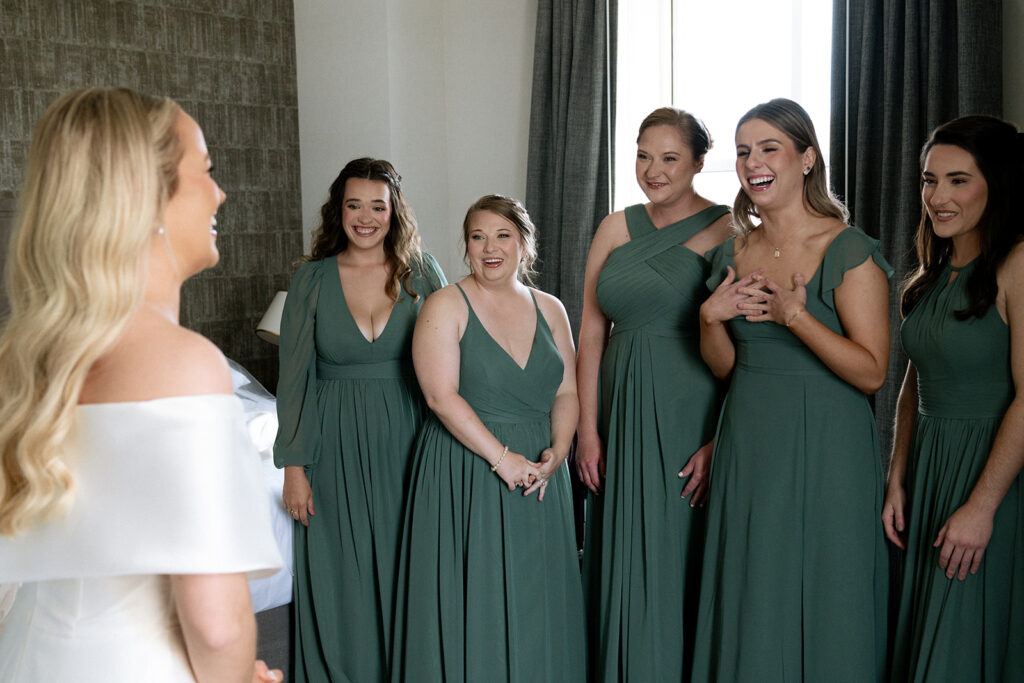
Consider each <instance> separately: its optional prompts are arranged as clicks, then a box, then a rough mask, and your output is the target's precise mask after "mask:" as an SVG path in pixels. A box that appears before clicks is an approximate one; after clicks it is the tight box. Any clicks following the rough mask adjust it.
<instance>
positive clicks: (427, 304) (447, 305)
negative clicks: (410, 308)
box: [420, 283, 467, 317]
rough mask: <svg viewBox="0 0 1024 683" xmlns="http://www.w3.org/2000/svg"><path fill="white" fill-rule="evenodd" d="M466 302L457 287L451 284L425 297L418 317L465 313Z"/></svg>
mask: <svg viewBox="0 0 1024 683" xmlns="http://www.w3.org/2000/svg"><path fill="white" fill-rule="evenodd" d="M466 310H467V309H466V300H465V299H464V298H463V295H462V292H461V291H459V287H458V285H456V284H454V283H452V284H450V285H445V286H444V287H442V288H441V289H439V290H437V291H436V292H434V293H433V294H431V295H430V296H428V297H427V300H426V301H424V302H423V308H422V309H420V316H421V317H422V316H424V315H427V316H444V315H451V314H453V313H458V312H459V311H466Z"/></svg>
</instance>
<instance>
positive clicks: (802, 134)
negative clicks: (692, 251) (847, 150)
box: [732, 97, 850, 238]
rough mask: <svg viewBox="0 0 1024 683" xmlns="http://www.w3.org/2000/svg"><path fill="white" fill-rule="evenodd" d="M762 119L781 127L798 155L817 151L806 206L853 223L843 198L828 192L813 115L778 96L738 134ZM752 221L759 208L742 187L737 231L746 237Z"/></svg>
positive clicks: (746, 116)
mask: <svg viewBox="0 0 1024 683" xmlns="http://www.w3.org/2000/svg"><path fill="white" fill-rule="evenodd" d="M754 119H760V120H762V121H765V122H766V123H770V124H771V125H773V126H775V127H776V128H778V129H779V130H780V131H782V132H783V133H784V134H785V135H786V137H788V138H789V139H790V140H791V141H792V142H793V144H794V145H795V146H796V151H797V153H798V154H803V153H804V152H806V151H807V148H808V147H811V148H813V149H814V164H813V165H812V166H811V170H810V171H808V173H807V175H805V176H804V193H803V199H804V206H806V207H807V208H808V209H809V210H810V211H811V212H812V213H814V214H815V215H817V216H828V217H831V218H838V219H839V220H841V221H842V222H843V223H847V222H849V220H850V213H849V211H847V210H846V207H845V206H844V205H843V203H842V202H841V201H839V199H837V198H836V196H835V195H834V194H832V192H831V191H830V190H829V189H828V184H827V183H826V182H825V157H824V156H823V155H822V153H821V145H819V144H818V136H817V134H816V133H815V132H814V122H813V121H811V116H810V114H808V113H807V110H806V109H804V108H803V107H801V106H800V105H799V104H797V103H796V102H794V101H793V100H789V99H786V98H785V97H777V98H775V99H774V100H769V101H768V102H764V103H762V104H759V105H757V106H756V107H754V108H753V109H751V110H750V111H748V112H747V113H746V114H744V115H743V117H742V118H741V119H740V120H739V123H737V124H736V132H737V133H738V132H739V130H740V126H742V125H743V124H744V123H746V122H747V121H752V120H754ZM751 218H757V219H760V218H761V216H760V214H758V212H757V207H756V206H755V205H754V202H753V201H751V199H750V197H748V196H747V193H746V192H745V191H744V190H743V188H742V187H741V188H740V191H739V192H738V193H737V195H736V201H735V202H734V203H733V207H732V220H733V224H734V225H735V226H736V232H737V233H739V235H740V236H741V237H743V238H746V236H747V235H749V234H750V231H751V230H753V229H754V228H755V227H756V226H755V225H754V222H753V221H752V220H751Z"/></svg>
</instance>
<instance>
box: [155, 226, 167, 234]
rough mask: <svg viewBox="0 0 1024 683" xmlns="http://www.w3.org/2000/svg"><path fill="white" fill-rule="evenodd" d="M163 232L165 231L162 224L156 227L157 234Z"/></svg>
mask: <svg viewBox="0 0 1024 683" xmlns="http://www.w3.org/2000/svg"><path fill="white" fill-rule="evenodd" d="M164 232H166V231H165V230H164V226H162V225H161V226H160V227H158V228H157V229H156V234H158V235H163V234H164Z"/></svg>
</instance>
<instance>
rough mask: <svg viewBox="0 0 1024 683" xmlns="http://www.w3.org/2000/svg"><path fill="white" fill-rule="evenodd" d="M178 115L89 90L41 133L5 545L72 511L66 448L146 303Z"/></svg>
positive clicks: (2, 416) (10, 377) (23, 255)
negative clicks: (81, 405)
mask: <svg viewBox="0 0 1024 683" xmlns="http://www.w3.org/2000/svg"><path fill="white" fill-rule="evenodd" d="M180 111H181V110H180V108H179V107H178V105H177V104H175V103H174V102H173V101H172V100H170V99H167V98H154V97H148V96H144V95H140V94H139V93H136V92H133V91H131V90H128V89H123V88H121V89H101V88H90V89H86V90H78V91H75V92H71V93H68V94H67V95H64V96H63V97H61V98H60V99H58V100H57V101H56V102H54V103H53V104H52V105H50V107H49V108H48V109H47V110H46V112H45V113H44V114H43V116H42V118H41V119H40V120H39V123H38V124H37V125H36V129H35V133H34V135H33V138H32V146H31V150H30V152H29V158H28V165H27V169H26V173H25V181H24V186H23V188H22V192H21V196H20V198H19V202H18V212H17V218H16V221H15V226H14V232H13V234H12V235H11V242H10V249H9V253H8V257H7V265H6V286H7V294H8V296H9V298H10V309H11V310H10V316H9V318H8V319H7V320H6V322H5V324H4V327H3V331H2V333H0V386H2V387H3V391H2V392H0V534H3V535H5V536H9V537H13V536H15V535H16V534H17V533H19V532H21V531H23V530H24V529H26V528H27V527H29V526H31V525H33V524H37V523H39V522H41V521H42V520H44V519H45V518H47V517H49V516H50V515H53V514H56V513H57V512H59V511H61V510H64V509H66V508H67V506H68V504H69V503H70V501H71V496H72V492H73V484H74V482H73V481H72V477H71V474H70V471H69V468H68V458H69V457H70V455H71V454H69V453H66V452H65V451H66V449H65V442H66V440H67V438H68V435H69V433H70V432H71V429H72V427H73V424H74V416H75V407H76V406H77V404H78V398H79V395H80V393H81V390H82V385H83V382H84V381H85V378H86V375H87V374H88V372H89V368H90V367H91V366H92V364H93V363H94V362H95V361H96V360H97V359H98V358H99V357H100V356H101V355H103V353H105V352H106V351H107V350H109V348H110V347H111V345H112V344H113V343H114V342H115V340H116V339H117V337H118V336H119V335H120V333H121V332H122V331H123V330H124V327H125V324H126V323H127V321H128V319H129V317H130V315H131V314H132V312H133V311H134V310H135V309H136V307H137V306H138V305H139V304H140V301H141V298H142V293H143V291H144V289H145V282H144V277H145V265H144V262H143V255H144V253H145V251H146V249H147V247H148V244H149V240H150V237H151V235H152V234H153V233H154V232H155V230H156V229H157V227H158V225H159V223H160V221H161V220H162V216H163V210H164V206H165V205H166V202H167V199H168V197H169V196H170V195H171V194H172V193H173V192H174V190H175V186H176V183H177V167H178V163H179V161H180V159H181V156H182V146H181V142H180V141H179V139H178V136H177V132H176V129H175V123H176V121H177V117H178V115H179V112H180Z"/></svg>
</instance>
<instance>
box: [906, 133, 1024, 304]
mask: <svg viewBox="0 0 1024 683" xmlns="http://www.w3.org/2000/svg"><path fill="white" fill-rule="evenodd" d="M935 145H953V146H956V147H959V148H960V149H962V150H964V151H966V152H967V153H969V154H970V155H971V156H972V157H974V163H975V164H977V166H978V170H979V171H981V175H983V176H984V177H985V182H986V184H987V185H988V202H987V203H986V204H985V211H984V212H983V213H982V214H981V218H979V219H978V225H977V227H976V228H975V229H976V230H977V231H978V237H979V242H980V245H981V253H980V254H979V256H978V262H977V264H976V265H975V267H974V269H973V271H972V272H971V274H970V275H969V277H968V279H967V297H968V304H967V308H965V309H963V310H960V311H956V312H955V315H956V317H957V319H959V320H965V319H967V318H969V317H970V316H976V317H978V318H980V317H982V316H984V315H985V313H986V311H988V309H989V306H991V305H992V304H993V303H994V302H995V300H996V294H997V293H998V291H999V288H998V285H997V283H996V273H997V271H998V270H999V267H1000V266H1001V265H1002V264H1003V262H1004V261H1006V257H1007V255H1008V254H1009V253H1010V250H1011V249H1013V246H1014V245H1015V244H1016V243H1017V241H1018V240H1019V239H1020V238H1021V234H1022V229H1021V221H1020V217H1019V216H1018V215H1017V214H1018V213H1019V211H1018V209H1017V207H1016V201H1015V200H1016V196H1015V190H1014V186H1015V185H1016V184H1017V183H1019V182H1020V178H1021V174H1022V171H1024V164H1022V163H1021V154H1022V153H1024V134H1022V133H1019V132H1018V131H1017V129H1016V127H1014V126H1013V125H1012V124H1010V123H1007V122H1006V121H1002V120H1000V119H997V118H995V117H992V116H964V117H961V118H958V119H953V120H952V121H950V122H949V123H944V124H943V125H941V126H939V127H938V128H936V129H935V130H934V131H933V132H932V134H931V137H929V138H928V141H927V142H926V143H925V144H924V147H923V148H922V149H921V170H922V171H924V163H925V160H926V159H927V158H928V152H930V151H931V149H932V147H934V146H935ZM922 182H923V180H922ZM915 246H916V250H917V262H918V268H917V270H916V271H914V272H913V273H912V274H911V275H910V277H909V278H908V279H907V282H906V284H905V285H904V288H903V296H902V297H901V299H900V312H901V313H902V314H903V315H904V316H906V315H907V314H908V313H910V309H912V308H913V307H914V304H916V303H917V302H918V301H919V300H920V299H921V297H922V296H924V294H925V292H927V291H928V289H929V288H931V286H932V285H934V284H935V282H936V280H938V279H939V276H941V275H942V270H943V268H944V267H945V264H946V263H947V262H948V261H949V258H950V256H952V254H953V241H952V240H951V239H948V238H944V237H939V236H937V235H936V234H935V230H934V229H933V227H932V220H931V218H930V217H929V216H928V210H927V209H926V208H925V206H924V203H923V202H922V204H921V222H920V223H918V226H917V236H916V237H915Z"/></svg>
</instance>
